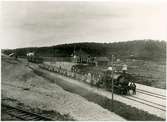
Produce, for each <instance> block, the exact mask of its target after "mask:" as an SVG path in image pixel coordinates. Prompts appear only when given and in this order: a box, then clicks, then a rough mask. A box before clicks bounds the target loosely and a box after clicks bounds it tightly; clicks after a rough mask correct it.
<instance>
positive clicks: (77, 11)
mask: <svg viewBox="0 0 167 122" xmlns="http://www.w3.org/2000/svg"><path fill="white" fill-rule="evenodd" d="M166 6H167V4H166V3H161V2H158V3H151V2H147V3H143V2H135V1H134V2H132V1H129V2H127V1H126V2H116V1H106V2H97V1H92V2H77V1H75V2H65V1H64V2H58V1H50V2H46V1H45V2H40V1H38V2H32V1H31V2H25V1H24V2H16V1H15V2H2V3H1V26H2V27H1V48H17V47H28V46H49V45H57V44H62V43H72V42H114V41H128V40H136V39H156V40H167V13H166V12H167V7H166Z"/></svg>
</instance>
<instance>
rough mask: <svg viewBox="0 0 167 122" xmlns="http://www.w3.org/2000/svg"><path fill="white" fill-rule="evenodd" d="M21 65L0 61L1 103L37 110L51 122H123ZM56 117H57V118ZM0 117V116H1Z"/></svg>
mask: <svg viewBox="0 0 167 122" xmlns="http://www.w3.org/2000/svg"><path fill="white" fill-rule="evenodd" d="M25 64H26V63H22V61H16V60H13V59H11V58H8V57H6V58H5V59H4V58H3V59H2V84H1V88H2V99H5V103H8V104H10V105H12V106H13V105H15V104H16V105H18V104H19V105H20V106H22V107H23V109H26V106H28V109H31V110H32V109H33V110H34V111H36V112H37V113H38V112H39V110H40V112H47V113H48V114H49V115H50V114H54V115H53V116H52V117H53V118H52V119H53V120H112V121H116V120H118V121H124V120H125V119H124V118H123V117H120V116H118V115H117V114H115V113H113V112H110V111H108V110H107V109H105V108H103V107H101V106H99V105H98V104H95V103H93V102H91V101H88V100H87V99H85V98H84V97H81V96H80V95H77V94H74V93H70V92H68V91H65V90H63V89H62V88H61V87H60V86H58V85H57V84H55V83H52V82H50V80H47V79H46V78H43V77H40V76H38V75H36V74H35V73H34V72H33V71H32V70H31V69H29V68H28V67H26V66H25ZM57 114H58V115H61V116H59V118H57ZM1 115H2V116H3V113H1ZM67 115H68V116H67ZM71 118H72V119H71Z"/></svg>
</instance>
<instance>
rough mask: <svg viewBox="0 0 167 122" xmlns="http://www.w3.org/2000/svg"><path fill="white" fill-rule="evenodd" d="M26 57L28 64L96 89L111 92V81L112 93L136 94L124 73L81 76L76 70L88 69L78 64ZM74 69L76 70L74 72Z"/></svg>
mask: <svg viewBox="0 0 167 122" xmlns="http://www.w3.org/2000/svg"><path fill="white" fill-rule="evenodd" d="M27 57H28V58H27V59H28V61H29V62H34V63H41V64H40V65H39V66H40V67H41V68H43V69H46V70H49V71H52V72H56V73H60V74H62V75H65V76H68V77H71V78H74V79H77V80H80V81H83V82H86V83H89V84H90V85H93V86H96V87H98V88H104V89H106V90H109V91H112V80H113V84H114V93H117V94H121V95H127V94H130V92H129V91H130V90H132V91H133V93H134V94H135V92H136V85H135V83H134V81H133V79H134V78H133V77H132V76H131V75H130V74H128V73H126V72H114V73H113V75H112V74H111V71H109V70H105V71H101V72H100V73H85V74H83V72H81V73H79V72H78V71H79V69H78V68H79V67H81V69H84V68H83V67H88V66H85V65H82V64H80V65H79V66H78V65H77V64H73V65H68V63H70V62H68V63H58V62H56V63H42V62H43V60H41V58H39V57H36V56H34V55H31V56H27ZM56 64H58V65H56ZM60 64H62V66H60ZM66 65H68V67H67V68H65V66H66ZM81 65H82V66H81ZM76 67H77V70H75V68H76Z"/></svg>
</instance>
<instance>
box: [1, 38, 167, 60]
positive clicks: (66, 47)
mask: <svg viewBox="0 0 167 122" xmlns="http://www.w3.org/2000/svg"><path fill="white" fill-rule="evenodd" d="M80 49H81V50H83V51H85V52H86V53H88V54H90V55H91V56H107V57H111V55H112V54H114V55H115V56H116V57H117V58H120V59H126V58H135V59H143V60H153V61H162V60H163V61H165V59H166V42H165V41H154V40H136V41H127V42H114V43H73V44H62V45H56V46H50V47H33V48H32V47H28V48H18V49H14V50H3V52H4V53H7V54H9V53H11V52H15V53H17V55H19V56H26V53H28V52H30V51H34V52H36V53H37V54H38V55H41V56H47V57H48V56H54V57H68V56H71V54H72V53H73V52H74V50H75V51H78V50H80Z"/></svg>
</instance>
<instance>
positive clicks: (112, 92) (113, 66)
mask: <svg viewBox="0 0 167 122" xmlns="http://www.w3.org/2000/svg"><path fill="white" fill-rule="evenodd" d="M111 60H112V74H111V75H112V103H111V104H112V112H113V111H114V55H112V59H111Z"/></svg>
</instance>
